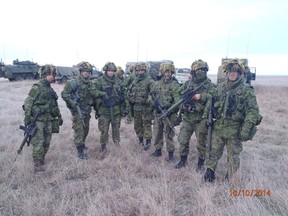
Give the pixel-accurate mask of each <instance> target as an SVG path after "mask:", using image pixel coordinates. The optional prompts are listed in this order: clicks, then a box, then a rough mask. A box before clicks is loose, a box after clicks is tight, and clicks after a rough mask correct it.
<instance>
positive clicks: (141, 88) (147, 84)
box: [129, 75, 152, 105]
mask: <svg viewBox="0 0 288 216" xmlns="http://www.w3.org/2000/svg"><path fill="white" fill-rule="evenodd" d="M151 84H152V79H151V78H150V77H149V76H147V75H146V77H145V78H144V79H142V80H138V78H136V79H135V80H134V81H133V83H132V85H131V87H130V92H129V101H130V102H131V103H133V104H136V105H145V104H146V103H147V99H148V96H149V92H150V88H151Z"/></svg>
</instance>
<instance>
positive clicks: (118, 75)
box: [116, 66, 124, 83]
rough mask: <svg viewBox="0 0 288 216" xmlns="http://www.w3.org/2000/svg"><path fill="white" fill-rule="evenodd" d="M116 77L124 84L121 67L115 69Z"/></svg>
mask: <svg viewBox="0 0 288 216" xmlns="http://www.w3.org/2000/svg"><path fill="white" fill-rule="evenodd" d="M116 76H117V78H118V79H119V80H121V82H122V83H123V82H124V70H123V69H122V67H120V66H118V67H117V71H116Z"/></svg>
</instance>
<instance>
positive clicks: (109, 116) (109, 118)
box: [93, 73, 127, 147]
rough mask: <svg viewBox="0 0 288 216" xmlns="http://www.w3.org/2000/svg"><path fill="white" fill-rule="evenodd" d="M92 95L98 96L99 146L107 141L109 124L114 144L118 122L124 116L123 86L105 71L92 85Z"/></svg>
mask: <svg viewBox="0 0 288 216" xmlns="http://www.w3.org/2000/svg"><path fill="white" fill-rule="evenodd" d="M93 95H94V96H95V97H98V98H99V102H98V104H97V110H98V114H99V116H100V117H99V122H98V128H99V130H100V132H101V137H100V142H101V146H102V147H105V146H106V143H107V142H108V131H109V125H110V124H111V126H112V137H113V141H114V143H115V144H119V142H120V132H119V130H120V122H121V117H122V116H123V117H124V116H125V113H126V112H127V111H126V101H125V95H124V88H123V86H122V84H121V81H120V80H119V79H118V78H117V77H116V76H113V77H111V78H110V77H108V76H107V75H106V73H105V74H104V75H103V76H102V77H100V78H99V79H98V80H96V82H95V84H94V85H93Z"/></svg>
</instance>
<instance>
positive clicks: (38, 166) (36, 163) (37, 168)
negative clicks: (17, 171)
mask: <svg viewBox="0 0 288 216" xmlns="http://www.w3.org/2000/svg"><path fill="white" fill-rule="evenodd" d="M43 165H44V161H43V164H42V161H41V160H38V159H35V160H34V171H35V172H44V171H45V168H44V166H43Z"/></svg>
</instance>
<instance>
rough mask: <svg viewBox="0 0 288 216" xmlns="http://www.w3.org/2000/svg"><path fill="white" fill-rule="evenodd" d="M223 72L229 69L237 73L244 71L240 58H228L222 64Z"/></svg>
mask: <svg viewBox="0 0 288 216" xmlns="http://www.w3.org/2000/svg"><path fill="white" fill-rule="evenodd" d="M222 68H223V72H224V73H228V72H230V71H237V72H238V73H239V74H244V73H245V66H244V62H243V61H242V60H241V59H237V58H235V59H229V60H227V61H225V62H224V63H223V65H222Z"/></svg>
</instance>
